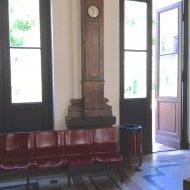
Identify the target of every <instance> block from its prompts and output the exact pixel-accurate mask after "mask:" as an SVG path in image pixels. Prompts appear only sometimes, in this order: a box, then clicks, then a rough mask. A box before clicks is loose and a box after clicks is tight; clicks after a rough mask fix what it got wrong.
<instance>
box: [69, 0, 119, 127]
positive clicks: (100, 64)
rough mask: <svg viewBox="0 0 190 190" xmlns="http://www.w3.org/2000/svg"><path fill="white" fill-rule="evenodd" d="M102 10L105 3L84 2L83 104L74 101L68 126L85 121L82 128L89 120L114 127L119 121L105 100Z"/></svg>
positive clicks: (90, 0) (80, 101) (82, 7)
mask: <svg viewBox="0 0 190 190" xmlns="http://www.w3.org/2000/svg"><path fill="white" fill-rule="evenodd" d="M103 10H104V9H103V0H81V50H82V52H81V53H82V55H81V64H82V81H81V83H82V87H81V88H82V100H80V99H79V100H71V104H72V105H71V106H70V107H69V116H68V117H67V124H68V125H69V122H70V124H71V123H72V121H71V120H72V118H73V120H74V118H75V121H77V120H76V118H79V119H80V120H79V121H80V122H81V121H84V123H83V125H85V121H88V122H87V123H89V121H90V120H92V122H91V123H92V124H95V125H97V124H98V125H101V123H103V125H107V124H114V123H115V120H116V119H115V117H114V116H112V107H111V106H109V105H107V102H108V99H107V98H104V83H105V81H104V13H103ZM70 119H71V120H70ZM96 121H97V122H96Z"/></svg>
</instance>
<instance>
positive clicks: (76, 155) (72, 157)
mask: <svg viewBox="0 0 190 190" xmlns="http://www.w3.org/2000/svg"><path fill="white" fill-rule="evenodd" d="M65 142H66V157H67V160H68V162H69V165H70V166H78V165H87V164H91V163H93V162H94V160H93V130H88V129H86V130H83V129H81V130H80V129H77V130H66V131H65Z"/></svg>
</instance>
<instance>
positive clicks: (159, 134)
mask: <svg viewBox="0 0 190 190" xmlns="http://www.w3.org/2000/svg"><path fill="white" fill-rule="evenodd" d="M182 5H183V4H182V2H179V3H176V4H173V5H171V6H169V7H165V8H162V9H160V10H158V12H157V40H156V41H157V44H156V137H155V139H156V142H157V143H161V144H164V145H167V146H170V147H175V148H180V145H181V128H182V126H181V125H182V124H181V123H182V122H181V110H182V103H181V102H182V74H181V73H182V60H183V58H182V44H183V42H182V34H183V25H182V23H183V21H182V19H183V17H182V14H183V13H182V10H183V9H182Z"/></svg>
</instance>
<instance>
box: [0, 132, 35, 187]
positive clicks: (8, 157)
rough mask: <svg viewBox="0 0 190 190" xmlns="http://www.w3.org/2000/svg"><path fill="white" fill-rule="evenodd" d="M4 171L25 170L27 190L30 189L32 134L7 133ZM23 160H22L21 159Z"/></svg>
mask: <svg viewBox="0 0 190 190" xmlns="http://www.w3.org/2000/svg"><path fill="white" fill-rule="evenodd" d="M4 138H5V141H4V142H5V146H4V147H5V150H4V153H5V155H4V157H3V162H2V163H1V169H2V170H6V171H7V170H25V171H26V172H27V189H29V175H30V174H29V171H30V166H31V162H30V151H31V149H32V138H33V136H32V133H7V134H6V135H5V137H4ZM21 158H22V159H21Z"/></svg>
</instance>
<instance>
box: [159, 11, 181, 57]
mask: <svg viewBox="0 0 190 190" xmlns="http://www.w3.org/2000/svg"><path fill="white" fill-rule="evenodd" d="M176 20H178V9H177V8H175V9H173V10H170V11H166V12H163V13H161V14H160V54H161V55H163V54H168V53H177V52H178V22H176Z"/></svg>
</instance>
